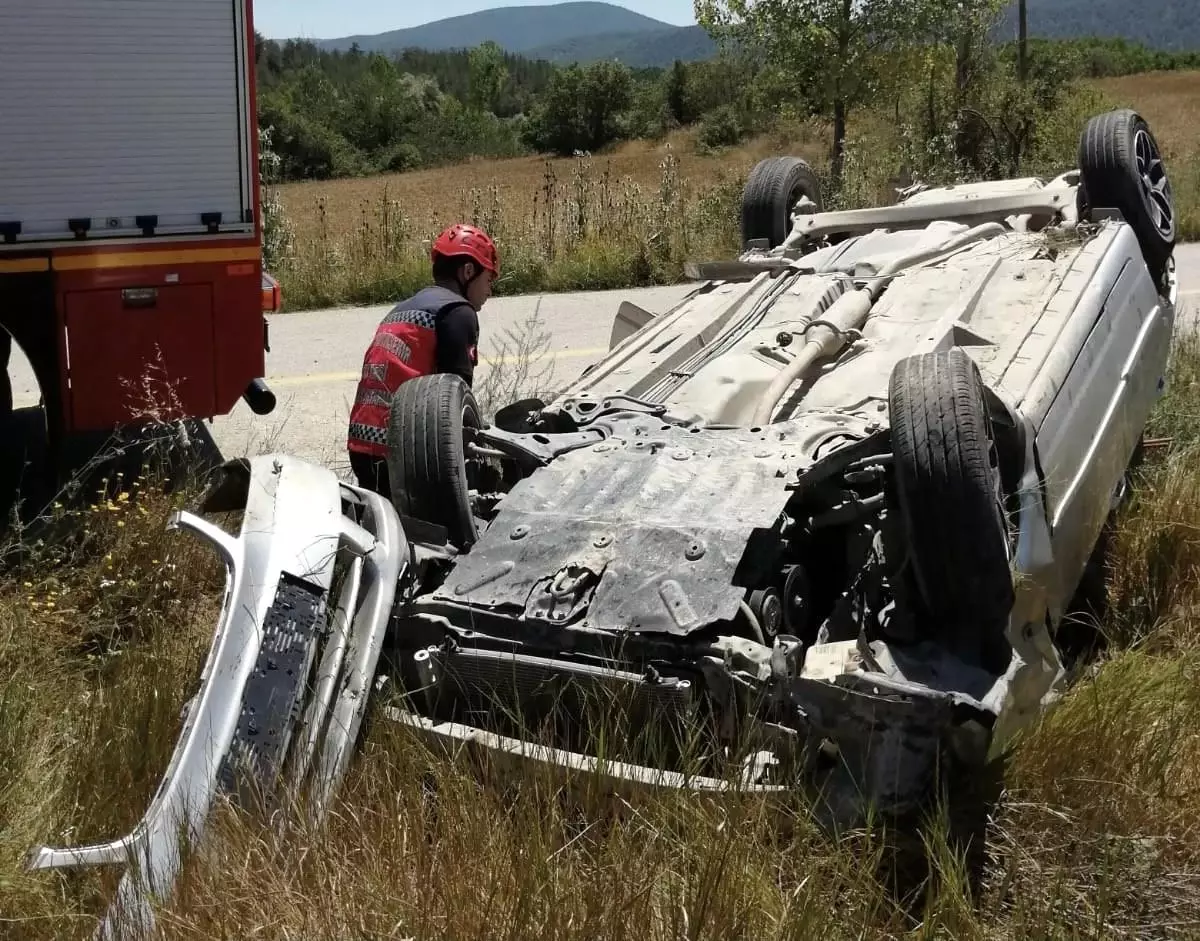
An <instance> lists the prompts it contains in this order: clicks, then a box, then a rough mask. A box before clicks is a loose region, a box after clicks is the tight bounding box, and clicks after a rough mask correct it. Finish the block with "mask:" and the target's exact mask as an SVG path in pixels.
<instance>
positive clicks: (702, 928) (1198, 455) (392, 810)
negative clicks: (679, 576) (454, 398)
mask: <svg viewBox="0 0 1200 941" xmlns="http://www.w3.org/2000/svg"><path fill="white" fill-rule="evenodd" d="M513 341H514V343H515V344H516V345H515V346H514V347H513V349H514V350H515V351H517V352H516V353H515V354H514V358H515V359H520V355H519V351H520V350H522V349H536V348H537V345H538V343H539V338H538V336H536V335H534V336H532V337H528V338H527V337H525V336H524V335H523V334H520V333H519V332H518V334H517V335H516V336H514V338H513ZM497 373H498V374H497V377H496V379H495V383H496V384H497V389H498V391H497V395H498V396H499V397H500V398H510V397H512V396H513V395H514V394H515V393H517V392H519V391H520V390H521V389H522V387H525V388H528V387H529V384H530V383H532V384H533V385H536V384H537V380H536V377H535V376H533V375H532V374H523V375H519V376H518V375H517V374H515V373H510V374H509V375H507V376H505V375H500V374H499V370H497ZM1169 388H1170V394H1169V397H1168V398H1166V399H1165V400H1164V401H1163V402H1162V403H1161V404H1160V406H1159V407H1158V408H1157V410H1156V413H1155V416H1154V420H1153V422H1152V425H1151V429H1150V433H1151V435H1152V436H1155V437H1159V438H1164V437H1165V438H1170V439H1171V443H1170V446H1169V447H1167V448H1165V449H1163V450H1156V451H1154V452H1152V454H1151V455H1150V456H1149V457H1148V459H1147V461H1146V463H1145V465H1144V466H1143V468H1142V470H1141V471H1140V474H1139V479H1138V485H1137V490H1136V494H1135V498H1134V500H1133V501H1132V502H1131V503H1130V504H1129V506H1128V507H1127V509H1126V510H1125V511H1123V513H1122V514H1121V517H1120V519H1119V521H1118V526H1117V531H1116V536H1115V539H1114V546H1113V550H1112V556H1111V560H1110V564H1111V571H1110V575H1109V590H1110V599H1111V601H1112V603H1113V606H1114V611H1113V614H1112V616H1111V618H1110V619H1109V621H1108V622H1107V623H1106V625H1105V626H1106V629H1107V632H1108V635H1109V640H1110V646H1109V648H1108V651H1107V652H1106V654H1105V655H1104V657H1103V658H1102V660H1101V661H1099V662H1098V663H1097V664H1096V665H1095V667H1094V668H1093V669H1092V671H1091V672H1089V673H1087V674H1086V675H1084V676H1083V677H1082V678H1081V679H1080V680H1079V681H1078V682H1077V684H1076V685H1075V686H1074V688H1072V689H1071V690H1070V691H1069V692H1068V693H1067V695H1066V696H1065V697H1064V699H1063V700H1062V701H1061V702H1059V703H1058V704H1057V705H1056V706H1055V707H1053V708H1052V709H1051V710H1050V711H1049V713H1048V714H1047V715H1046V716H1045V717H1044V719H1043V720H1042V721H1040V722H1039V723H1038V724H1037V725H1036V726H1035V727H1034V728H1033V729H1032V730H1031V731H1030V732H1029V733H1028V734H1027V735H1026V736H1025V737H1024V740H1023V741H1022V742H1021V743H1020V744H1019V747H1018V748H1017V749H1016V751H1015V752H1014V753H1013V755H1012V757H1011V761H1010V762H1009V767H1008V774H1007V791H1006V792H1005V793H1004V794H1003V795H1002V797H1001V799H1000V800H999V802H998V803H997V805H996V806H995V808H994V811H993V814H992V816H991V820H990V825H989V831H988V844H987V855H986V859H985V863H986V866H985V869H984V873H983V878H982V881H981V883H980V885H979V888H978V894H977V895H976V896H975V897H974V898H973V897H972V895H971V893H970V891H969V890H968V880H967V875H966V867H965V864H964V861H963V860H961V859H960V858H959V857H958V856H957V855H956V854H955V852H954V851H953V850H952V849H951V844H950V843H949V841H948V839H947V837H946V832H945V829H944V827H941V826H938V825H936V824H935V825H933V826H931V827H930V828H929V829H928V830H927V831H926V838H927V845H926V847H925V849H924V850H923V852H922V853H921V855H922V857H923V860H924V863H925V867H926V868H927V869H928V870H929V872H931V873H932V878H931V879H930V880H929V881H928V883H927V884H926V885H925V886H924V888H923V890H922V891H921V892H919V893H918V894H917V896H916V898H915V899H909V900H907V901H906V902H905V903H903V904H902V902H901V900H899V899H898V898H897V897H896V894H895V893H894V892H893V891H892V886H891V878H892V871H891V869H890V868H889V867H888V866H887V865H886V861H887V858H888V839H887V834H884V833H881V832H879V831H870V830H865V831H862V832H856V833H851V834H845V835H843V836H842V838H841V839H838V840H835V839H833V838H832V837H830V836H829V835H827V834H825V833H823V832H822V831H820V830H819V829H818V828H817V827H816V826H815V825H814V823H813V821H812V819H811V817H810V815H809V813H808V809H807V807H806V805H805V803H804V802H803V800H802V799H800V798H798V797H793V798H789V799H785V800H782V801H779V800H764V799H756V798H753V797H752V796H748V795H737V794H730V795H713V794H709V795H699V794H693V793H686V792H661V793H647V794H642V795H639V796H633V797H626V796H622V795H619V794H614V793H608V792H607V791H606V790H605V789H604V788H595V787H592V788H589V787H586V786H582V785H578V782H577V785H578V786H576V787H574V788H565V787H564V786H563V784H562V782H561V781H559V780H554V779H551V778H550V777H548V776H547V775H545V774H542V773H540V772H537V771H527V772H524V773H517V774H516V775H515V776H510V777H507V778H500V777H495V776H491V777H489V776H480V775H478V774H475V773H472V772H471V770H470V769H469V768H468V766H466V765H465V764H461V763H456V762H452V761H449V760H447V759H446V758H445V757H443V756H441V755H438V754H434V753H431V752H429V751H428V750H426V749H425V748H424V747H423V746H421V745H420V744H419V743H417V742H416V740H415V739H414V738H413V736H412V735H410V734H408V733H406V732H404V731H402V730H399V729H397V728H395V727H393V726H390V725H388V724H386V723H382V722H377V723H374V724H373V725H372V726H371V729H370V732H369V735H368V737H367V739H366V742H365V743H364V748H363V751H362V754H361V755H360V757H359V759H358V760H357V762H356V763H355V765H354V766H353V768H352V770H351V773H350V775H349V778H348V780H347V782H346V785H345V788H344V790H343V791H342V793H341V795H340V797H339V798H338V799H337V801H336V802H335V806H334V810H333V814H332V816H331V818H330V819H329V821H328V822H327V824H326V826H325V827H324V828H323V829H322V830H320V831H319V832H318V831H316V830H314V829H312V828H310V827H309V826H307V825H305V824H304V823H302V822H292V823H288V824H287V825H285V826H281V827H275V828H272V827H269V826H266V825H265V824H264V823H263V822H262V821H261V820H258V819H256V818H255V817H253V816H251V815H248V814H242V813H236V812H233V811H231V810H227V809H222V810H221V811H220V812H219V813H217V814H215V815H214V820H213V825H212V828H211V830H210V835H211V837H212V839H211V841H210V842H209V844H207V846H206V849H205V852H204V853H203V854H202V855H200V856H198V857H196V858H194V859H193V860H192V862H191V863H190V864H189V865H188V866H187V868H186V870H185V874H184V877H183V879H182V881H181V882H180V884H179V886H178V891H177V895H176V897H175V899H174V900H173V901H172V903H171V905H170V906H169V907H168V909H167V910H166V911H165V912H164V913H163V914H162V917H161V926H162V928H163V936H164V937H167V938H181V939H183V938H186V939H192V938H196V939H199V938H213V937H230V938H232V937H239V938H240V937H257V938H267V939H281V941H282V939H293V938H299V937H321V938H331V939H343V938H344V939H361V938H432V937H438V938H468V937H469V938H496V939H499V938H516V937H522V938H524V937H546V938H551V937H553V938H562V939H573V938H579V939H608V938H611V939H614V941H624V939H627V938H633V937H636V938H648V939H664V941H666V939H672V941H674V939H677V938H689V939H701V938H713V939H717V938H733V937H736V938H754V939H762V938H771V939H790V938H797V939H799V938H812V937H815V936H821V937H825V938H829V939H843V938H844V939H847V941H849V939H880V941H883V939H893V938H906V939H908V938H911V939H934V938H962V939H979V941H985V939H986V941H995V939H1012V941H1016V939H1025V938H1047V939H1077V938H1113V939H1142V938H1176V937H1178V938H1184V937H1195V936H1196V935H1197V934H1198V933H1200V839H1197V837H1198V836H1200V834H1198V833H1197V829H1198V827H1200V823H1198V821H1200V787H1198V785H1200V780H1198V778H1200V770H1198V769H1200V684H1197V683H1196V677H1197V676H1198V675H1200V654H1197V653H1196V645H1195V643H1194V641H1195V639H1196V637H1197V636H1198V635H1200V587H1198V586H1200V581H1198V579H1197V577H1196V576H1197V569H1200V539H1198V538H1197V533H1200V499H1197V498H1198V497H1200V489H1198V488H1200V485H1198V484H1197V483H1196V475H1195V467H1196V463H1197V460H1198V459H1200V421H1197V418H1196V416H1197V415H1200V339H1198V338H1197V337H1196V336H1194V335H1192V336H1188V337H1184V338H1183V339H1182V340H1181V342H1180V344H1179V345H1178V347H1177V350H1176V353H1175V356H1174V359H1173V362H1172V366H1171V376H1170V387H1169ZM126 489H127V490H128V491H129V492H130V496H128V497H122V496H120V494H119V493H118V494H116V495H113V496H111V498H109V497H107V496H106V497H103V498H97V499H96V500H95V501H94V502H92V503H90V504H87V503H85V504H84V505H83V506H82V507H63V508H60V509H57V510H55V511H54V512H55V514H56V518H57V520H58V522H60V523H62V524H63V527H62V531H63V533H70V534H73V536H72V539H71V541H68V540H67V537H66V536H65V535H62V536H60V537H59V538H57V539H47V540H45V541H43V543H42V544H40V545H39V544H38V543H37V542H36V541H31V542H29V543H28V544H27V545H25V546H24V547H23V550H24V554H23V556H21V557H19V558H18V559H17V560H16V562H14V563H13V564H12V567H10V568H9V569H8V570H6V571H5V572H4V573H3V574H2V575H0V938H9V937H11V938H21V939H31V941H39V939H43V938H46V939H48V938H84V937H88V936H89V935H90V932H91V930H92V929H93V928H94V924H95V922H94V919H95V917H96V915H97V914H99V913H100V912H101V911H102V910H103V908H104V907H105V904H106V902H107V900H108V899H110V898H111V897H112V892H113V890H114V888H115V884H116V879H117V877H118V873H115V872H99V873H98V872H87V871H80V872H66V873H26V872H24V871H23V870H22V867H21V861H22V858H23V856H24V854H25V853H26V852H27V851H28V850H29V849H30V848H31V847H32V846H34V845H36V844H38V843H42V842H48V843H50V844H58V845H61V844H63V843H65V842H68V841H69V842H72V843H74V842H80V841H88V840H94V839H101V838H104V837H111V836H113V835H116V834H117V833H119V832H123V831H124V830H125V829H126V828H128V827H129V826H130V825H131V824H132V823H134V822H135V821H136V819H137V818H138V816H139V815H140V813H141V812H142V811H143V809H144V808H145V807H146V805H147V803H148V801H149V800H150V798H151V796H152V794H153V791H154V788H155V786H156V785H157V782H158V780H159V778H160V776H161V774H162V773H163V771H164V769H165V767H166V762H167V759H168V757H169V754H170V750H171V748H172V747H173V744H174V741H175V737H176V735H177V734H178V731H179V727H180V710H181V708H182V706H183V704H184V702H185V701H186V699H187V698H188V697H189V696H190V695H191V694H192V692H193V690H194V687H195V683H196V680H197V677H198V670H199V666H200V664H201V662H202V658H203V656H204V654H205V652H206V650H207V646H208V643H209V642H210V640H211V632H212V627H213V624H214V623H215V618H216V613H217V606H218V604H219V599H220V596H221V590H222V584H223V578H222V573H221V571H220V568H219V565H218V564H217V561H216V559H215V557H214V556H213V555H212V554H211V553H210V552H209V551H208V550H207V548H205V547H204V546H203V545H202V544H201V543H199V542H198V541H197V540H196V539H195V538H194V537H192V536H190V535H187V534H182V533H175V534H168V533H167V532H166V531H165V524H166V521H167V519H168V518H169V515H170V513H171V512H172V511H173V510H175V509H177V508H178V507H180V506H186V505H189V504H190V503H191V502H192V501H193V500H194V498H195V496H196V490H195V488H187V489H185V490H184V491H182V492H180V493H176V494H174V495H169V494H166V493H164V492H162V490H161V489H160V488H158V487H157V486H155V484H154V481H153V478H149V477H148V478H146V479H143V480H140V481H137V482H136V486H131V487H129V488H126ZM236 524H237V521H236V520H226V521H224V525H225V526H226V527H229V528H231V527H233V526H235V525H236ZM431 795H432V796H431Z"/></svg>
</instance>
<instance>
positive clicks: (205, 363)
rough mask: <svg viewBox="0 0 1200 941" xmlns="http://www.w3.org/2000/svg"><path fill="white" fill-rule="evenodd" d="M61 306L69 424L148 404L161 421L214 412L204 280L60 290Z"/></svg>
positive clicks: (83, 424) (87, 424)
mask: <svg viewBox="0 0 1200 941" xmlns="http://www.w3.org/2000/svg"><path fill="white" fill-rule="evenodd" d="M63 306H64V313H65V315H66V327H67V350H68V353H67V355H68V356H69V358H70V375H71V388H72V394H71V399H70V401H71V405H70V414H71V423H72V425H73V426H74V427H75V428H76V429H100V428H105V427H111V423H112V421H113V418H114V416H116V415H121V414H123V415H124V419H125V420H126V421H132V420H133V419H134V417H135V416H137V415H146V414H151V415H152V414H154V412H155V410H156V409H163V410H164V411H163V413H162V414H163V417H164V418H166V419H168V420H169V419H173V418H176V417H178V415H177V412H178V411H179V410H182V412H183V414H185V415H212V414H214V412H215V411H216V393H215V387H214V376H213V374H212V370H213V363H214V362H215V360H216V355H215V349H214V340H213V330H214V328H213V289H212V285H211V284H166V285H164V284H159V285H154V286H146V287H125V288H120V287H116V288H101V289H97V290H90V291H68V292H67V293H66V294H65V296H64V305H63ZM198 364H199V366H200V367H201V368H200V369H197V365H198ZM205 371H207V375H205ZM75 389H80V390H85V391H86V394H79V395H76V394H75V393H74V390H75ZM139 420H140V419H139Z"/></svg>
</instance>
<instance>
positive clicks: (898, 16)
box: [694, 0, 939, 182]
mask: <svg viewBox="0 0 1200 941" xmlns="http://www.w3.org/2000/svg"><path fill="white" fill-rule="evenodd" d="M694 2H695V11H696V19H697V21H698V22H699V23H700V24H701V25H702V26H703V27H704V28H705V30H707V31H708V33H709V34H710V35H711V36H712V37H713V39H714V40H716V41H718V42H726V41H729V40H733V41H735V42H739V43H742V44H744V45H745V46H748V47H750V48H751V49H755V50H757V51H758V52H759V53H760V54H761V56H762V57H763V59H764V60H765V61H766V62H768V63H770V64H772V65H774V66H776V67H777V68H778V69H779V71H780V73H781V74H783V75H785V76H787V77H788V78H789V79H790V84H791V86H792V91H793V92H794V93H795V94H796V96H797V97H798V98H801V99H803V100H805V101H807V102H809V103H811V104H812V105H813V107H814V108H815V109H816V110H817V111H818V113H822V114H824V115H826V116H827V117H829V118H831V119H832V121H833V153H832V159H831V164H832V171H833V177H834V180H835V182H840V180H841V177H842V170H843V167H844V165H845V154H846V122H847V118H848V116H849V114H850V112H851V111H852V110H853V109H854V108H857V107H859V106H861V105H863V104H865V103H866V102H867V101H869V100H870V98H871V96H872V95H873V94H874V93H875V90H876V87H877V82H878V72H877V68H878V64H879V57H880V55H881V54H882V53H885V52H887V51H888V50H889V49H890V48H894V47H896V46H899V45H903V44H906V43H908V42H909V41H911V39H912V37H913V35H914V32H915V31H919V30H920V29H921V26H922V24H923V21H924V19H925V18H926V17H927V16H928V14H929V5H930V3H931V2H939V0H694Z"/></svg>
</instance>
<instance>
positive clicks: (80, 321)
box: [0, 0, 279, 453]
mask: <svg viewBox="0 0 1200 941" xmlns="http://www.w3.org/2000/svg"><path fill="white" fill-rule="evenodd" d="M254 51H255V33H254V25H253V18H252V11H251V3H250V0H170V2H163V0H36V2H24V0H0V88H2V89H3V94H2V95H0V328H2V329H0V357H2V358H3V360H4V365H5V366H7V358H8V357H7V355H6V354H7V353H9V352H10V351H11V348H12V344H13V343H15V344H17V345H18V346H19V347H20V349H21V351H22V352H23V353H24V354H25V356H26V357H27V358H28V360H29V362H30V365H31V366H32V368H33V371H34V373H35V375H36V377H37V380H38V384H39V386H40V392H41V397H42V407H43V412H44V418H45V435H46V440H47V441H48V443H49V446H50V452H51V453H54V452H55V451H56V450H57V449H59V448H61V446H62V444H63V442H65V441H67V440H69V439H71V438H72V436H77V435H80V434H82V433H88V432H108V431H112V430H114V429H118V428H122V427H126V428H127V427H129V426H130V425H133V424H137V423H140V422H144V421H145V417H146V415H147V413H149V412H153V413H154V414H155V416H156V417H157V418H159V419H166V420H171V421H176V420H180V419H211V418H213V417H216V416H220V415H225V414H228V413H229V412H230V411H231V410H232V409H233V408H234V407H235V406H236V405H237V404H238V402H239V400H242V399H244V400H245V401H246V403H247V405H248V406H249V407H250V408H251V409H253V410H254V411H255V412H256V413H258V414H266V413H268V412H270V411H271V410H272V409H273V407H274V396H273V395H272V393H271V391H270V390H269V389H268V387H267V386H266V384H265V382H264V381H263V376H264V374H265V353H266V351H267V348H268V343H267V333H266V331H267V324H266V318H265V316H264V313H265V311H269V310H273V309H277V308H278V306H279V293H278V290H277V285H275V284H274V282H273V281H272V280H271V279H270V276H269V275H268V274H266V273H265V272H264V271H263V265H262V220H261V216H260V212H259V209H260V201H259V186H258V134H257V120H256V109H255V87H254V71H255V70H254V64H255V52H254ZM5 386H7V382H6V383H5ZM5 391H6V389H5V388H0V411H2V410H3V409H4V408H5V407H7V409H8V411H10V412H11V409H12V395H11V388H10V387H9V388H8V389H7V402H5V401H4V399H5V397H6V396H5V395H4V393H5ZM12 446H13V442H12V441H9V442H5V447H6V448H9V449H11V448H12Z"/></svg>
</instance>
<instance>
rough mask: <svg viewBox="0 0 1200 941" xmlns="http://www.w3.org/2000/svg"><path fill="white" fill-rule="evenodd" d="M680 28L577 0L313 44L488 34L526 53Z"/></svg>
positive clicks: (452, 44) (364, 44)
mask: <svg viewBox="0 0 1200 941" xmlns="http://www.w3.org/2000/svg"><path fill="white" fill-rule="evenodd" d="M681 28H683V27H678V26H672V25H671V24H670V23H664V22H663V21H662V20H656V19H653V18H651V17H649V16H643V15H642V14H640V13H634V12H633V11H632V10H627V9H625V8H624V7H619V6H617V5H615V4H612V3H599V2H592V0H581V2H568V3H555V4H549V5H546V6H523V7H500V8H497V9H493V10H481V11H479V12H478V13H468V14H466V15H464V16H454V17H450V18H449V19H445V20H438V21H436V22H434V23H426V24H425V25H424V26H414V27H412V28H411V29H397V30H393V31H391V32H389V33H380V34H378V35H376V36H344V37H342V38H340V39H328V40H323V41H321V42H319V43H318V45H319V46H320V47H321V48H322V49H326V50H329V51H331V52H333V51H345V50H348V49H349V48H350V47H351V46H352V45H354V44H355V43H357V44H358V46H359V48H360V49H362V50H363V52H385V53H387V52H398V51H400V50H401V49H413V48H415V49H426V50H429V51H430V52H441V51H445V50H448V49H464V48H471V47H473V46H478V45H479V44H480V43H483V42H487V41H488V40H492V41H493V42H495V43H497V44H498V45H500V46H501V47H502V48H504V49H505V50H506V51H508V52H512V53H517V54H519V55H527V54H528V53H530V52H531V51H532V50H535V49H538V48H542V47H554V46H558V45H560V44H563V43H568V42H570V41H572V40H580V39H582V38H583V37H586V36H592V37H605V36H613V35H625V36H633V37H636V36H645V35H647V34H653V33H662V32H663V31H671V30H677V29H681ZM530 58H534V57H533V56H530Z"/></svg>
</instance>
